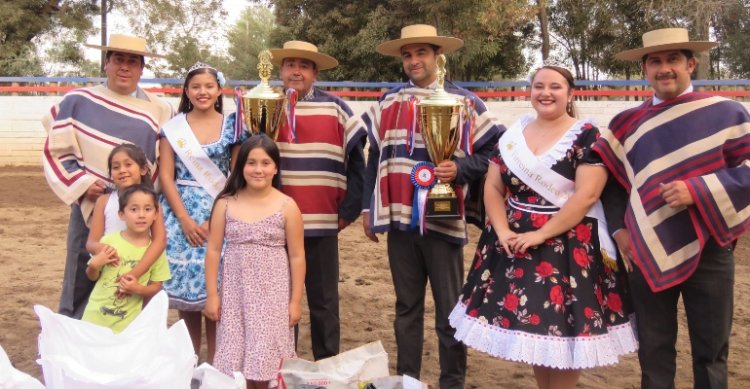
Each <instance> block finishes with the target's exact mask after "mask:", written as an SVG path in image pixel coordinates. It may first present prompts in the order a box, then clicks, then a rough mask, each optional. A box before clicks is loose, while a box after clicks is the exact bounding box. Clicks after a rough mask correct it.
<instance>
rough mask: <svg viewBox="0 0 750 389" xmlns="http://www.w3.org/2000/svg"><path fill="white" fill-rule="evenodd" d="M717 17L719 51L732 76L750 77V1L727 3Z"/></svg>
mask: <svg viewBox="0 0 750 389" xmlns="http://www.w3.org/2000/svg"><path fill="white" fill-rule="evenodd" d="M716 19H717V20H716V22H715V26H716V28H715V32H716V35H717V37H718V39H719V42H720V43H721V46H720V47H719V50H718V52H719V53H720V55H721V60H722V61H723V63H724V65H725V66H726V68H727V70H729V73H730V76H734V77H738V78H740V77H741V78H750V38H748V37H750V1H748V0H736V1H734V2H732V3H730V4H727V5H726V6H725V7H723V9H722V10H721V12H720V14H719V15H717V18H716Z"/></svg>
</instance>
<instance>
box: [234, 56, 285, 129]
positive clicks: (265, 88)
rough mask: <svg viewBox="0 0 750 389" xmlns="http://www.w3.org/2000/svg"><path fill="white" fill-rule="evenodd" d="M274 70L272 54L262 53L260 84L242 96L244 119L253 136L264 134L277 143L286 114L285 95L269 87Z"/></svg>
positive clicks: (259, 64) (259, 73)
mask: <svg viewBox="0 0 750 389" xmlns="http://www.w3.org/2000/svg"><path fill="white" fill-rule="evenodd" d="M272 69H273V65H272V64H271V52H270V51H268V50H263V51H261V52H260V54H258V76H260V84H258V85H256V86H255V87H254V88H253V89H251V90H249V91H248V92H246V93H245V94H243V95H242V119H243V120H244V122H245V127H246V128H247V130H248V131H250V133H251V134H253V135H257V134H259V133H264V134H266V135H267V136H268V137H270V138H271V139H273V140H274V141H276V139H277V138H278V137H279V121H280V120H281V116H283V115H282V113H283V112H284V95H283V94H281V93H279V92H277V91H275V90H274V89H273V88H271V86H270V85H268V79H269V78H270V77H271V70H272Z"/></svg>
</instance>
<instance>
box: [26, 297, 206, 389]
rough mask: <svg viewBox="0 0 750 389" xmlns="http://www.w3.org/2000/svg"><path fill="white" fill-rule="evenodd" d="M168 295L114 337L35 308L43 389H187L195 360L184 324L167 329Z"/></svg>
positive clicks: (109, 332)
mask: <svg viewBox="0 0 750 389" xmlns="http://www.w3.org/2000/svg"><path fill="white" fill-rule="evenodd" d="M168 308H169V304H168V299H167V294H166V292H164V291H161V292H159V293H158V294H157V295H156V296H154V297H153V298H152V299H151V302H150V303H149V304H148V305H147V306H146V307H145V308H144V309H143V311H142V312H141V313H140V315H138V317H136V318H135V320H134V321H133V322H132V323H130V325H129V326H128V327H127V328H126V329H125V330H124V331H122V332H120V333H119V334H114V333H113V332H112V330H110V329H109V328H106V327H101V326H98V325H96V324H92V323H88V322H84V321H80V320H75V319H71V318H69V317H66V316H63V315H59V314H56V313H54V312H52V311H51V310H49V309H48V308H46V307H44V306H41V305H36V306H34V311H35V312H36V314H37V316H39V320H40V322H41V325H42V332H41V334H39V354H40V358H39V359H38V360H37V363H39V364H40V365H41V366H42V371H43V372H44V381H45V384H46V385H47V388H48V389H65V388H67V389H72V388H75V389H104V388H106V389H126V388H128V389H146V388H179V389H185V388H189V387H190V380H191V378H192V373H193V368H194V367H195V361H196V356H195V354H194V352H193V345H192V343H191V341H190V335H189V334H188V331H187V327H186V326H185V323H184V322H183V321H182V320H180V321H178V322H177V323H175V324H174V325H173V326H172V327H171V328H169V329H167V311H168Z"/></svg>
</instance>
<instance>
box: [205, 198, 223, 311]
mask: <svg viewBox="0 0 750 389" xmlns="http://www.w3.org/2000/svg"><path fill="white" fill-rule="evenodd" d="M226 212H227V200H226V199H216V201H215V202H214V209H213V212H212V213H211V225H210V226H209V228H208V245H207V246H206V307H205V308H204V309H203V314H204V315H206V317H207V318H209V319H211V320H214V321H216V320H219V313H220V307H221V301H220V299H219V289H218V282H217V280H218V279H219V258H220V256H221V247H222V246H223V245H224V228H225V226H226V218H225V216H226Z"/></svg>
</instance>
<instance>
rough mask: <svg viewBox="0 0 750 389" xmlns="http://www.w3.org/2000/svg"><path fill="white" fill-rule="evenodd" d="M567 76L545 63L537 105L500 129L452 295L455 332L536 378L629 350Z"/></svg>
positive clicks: (545, 383)
mask: <svg viewBox="0 0 750 389" xmlns="http://www.w3.org/2000/svg"><path fill="white" fill-rule="evenodd" d="M573 88H574V84H573V78H572V76H571V74H570V72H568V71H567V70H566V69H563V68H559V67H555V66H545V67H543V68H541V69H539V70H538V71H537V72H536V73H535V74H534V77H533V78H532V92H531V102H532V106H533V107H534V110H535V111H536V116H531V115H528V116H525V117H523V118H522V119H520V120H519V121H518V122H517V123H515V124H514V125H513V126H512V127H511V128H510V129H508V131H506V133H505V134H503V137H502V138H501V140H500V142H499V145H498V154H497V155H495V156H494V157H493V158H492V159H491V163H490V167H489V171H488V174H487V181H486V183H485V196H484V202H485V207H486V209H487V214H488V216H489V221H490V223H489V224H488V225H487V227H486V228H485V230H484V231H483V233H482V236H481V238H480V240H479V243H478V246H477V251H476V256H475V258H474V262H473V264H472V267H471V269H470V271H469V274H468V276H467V281H466V285H465V286H464V288H463V291H462V295H461V296H460V298H459V302H458V304H457V305H456V307H455V308H454V310H453V312H452V313H451V317H450V321H451V325H452V326H453V327H455V328H456V334H455V336H456V338H457V339H459V340H461V341H463V342H464V343H465V344H467V345H468V346H470V347H472V348H475V349H478V350H480V351H483V352H486V353H489V354H491V355H493V356H496V357H499V358H503V359H508V360H512V361H519V362H524V363H528V364H530V365H532V366H533V369H534V375H535V377H536V380H537V385H538V386H539V387H540V388H572V387H575V385H576V383H577V382H578V378H579V376H580V370H581V369H585V368H591V367H595V366H602V365H611V364H615V363H617V361H618V357H619V356H620V355H622V354H625V353H629V352H633V351H635V350H636V348H637V342H636V338H635V335H634V333H633V326H632V325H631V322H630V319H631V317H630V308H629V304H628V295H627V292H626V291H627V289H626V280H625V274H624V272H622V270H623V268H622V267H621V266H622V265H621V262H618V261H617V252H616V249H615V247H614V244H613V243H612V241H611V239H610V238H609V235H608V233H607V230H606V223H605V221H604V218H603V212H602V209H601V203H600V202H599V201H598V198H599V195H600V194H601V192H602V189H603V188H604V185H605V182H606V180H607V172H606V168H605V167H604V166H603V165H601V164H597V163H596V162H595V161H589V160H587V158H588V152H587V151H588V149H589V148H590V146H591V145H592V144H593V143H594V141H595V140H596V138H597V137H598V130H597V129H596V128H595V127H594V126H592V125H591V124H590V123H588V122H586V121H579V120H577V119H576V118H575V112H574V108H573V105H572V91H573Z"/></svg>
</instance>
